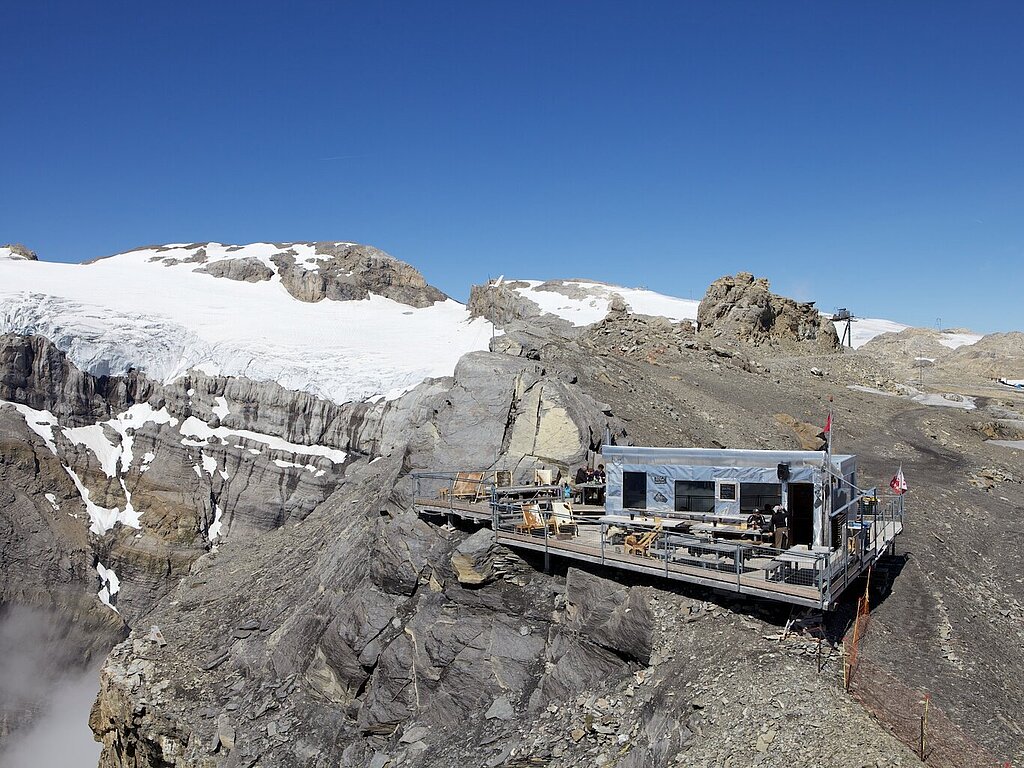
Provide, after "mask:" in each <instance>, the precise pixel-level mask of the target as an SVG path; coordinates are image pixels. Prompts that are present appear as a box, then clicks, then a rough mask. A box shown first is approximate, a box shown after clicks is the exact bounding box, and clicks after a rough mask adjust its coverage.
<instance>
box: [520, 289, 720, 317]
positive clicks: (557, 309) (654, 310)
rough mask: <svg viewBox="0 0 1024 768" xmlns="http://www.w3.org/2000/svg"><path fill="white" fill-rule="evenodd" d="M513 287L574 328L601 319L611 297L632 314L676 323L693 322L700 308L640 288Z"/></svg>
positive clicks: (686, 300) (696, 303)
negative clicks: (620, 301)
mask: <svg viewBox="0 0 1024 768" xmlns="http://www.w3.org/2000/svg"><path fill="white" fill-rule="evenodd" d="M514 285H515V290H516V291H517V292H518V293H519V294H520V295H521V296H523V297H524V298H526V299H528V300H530V301H532V302H533V303H534V304H536V305H537V306H538V307H539V308H540V310H541V311H542V312H544V313H546V314H550V315H556V316H557V317H560V318H562V319H563V320H568V321H569V322H570V323H572V324H573V325H575V326H577V327H580V326H585V325H592V324H593V323H596V322H599V321H601V320H602V319H604V316H605V315H607V314H608V309H609V307H610V306H611V302H612V298H613V296H614V295H615V294H618V295H619V296H621V297H622V298H623V300H624V301H625V302H626V305H627V306H628V307H629V309H630V311H631V312H633V313H635V314H639V315H656V316H659V317H667V318H668V319H669V320H675V321H677V322H678V321H680V320H696V319H697V307H698V306H699V305H700V302H699V301H692V300H688V299H677V298H675V297H674V296H665V295H664V294H661V293H655V292H654V291H648V290H645V289H642V288H622V287H619V286H616V285H607V284H605V283H594V282H587V281H582V280H565V281H553V282H548V283H544V282H541V281H539V280H517V281H515V282H514Z"/></svg>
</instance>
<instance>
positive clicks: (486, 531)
mask: <svg viewBox="0 0 1024 768" xmlns="http://www.w3.org/2000/svg"><path fill="white" fill-rule="evenodd" d="M496 550H497V545H496V544H495V542H494V532H493V531H491V529H490V528H481V529H480V530H479V531H477V532H476V533H474V534H473V535H472V536H470V537H469V538H468V539H466V540H465V541H464V542H462V544H460V545H459V547H458V549H457V550H456V551H455V553H454V554H453V555H452V568H454V569H455V576H456V578H458V580H459V583H460V584H465V585H466V586H479V585H481V584H484V583H486V582H487V581H489V580H491V579H492V578H493V575H494V559H495V556H496Z"/></svg>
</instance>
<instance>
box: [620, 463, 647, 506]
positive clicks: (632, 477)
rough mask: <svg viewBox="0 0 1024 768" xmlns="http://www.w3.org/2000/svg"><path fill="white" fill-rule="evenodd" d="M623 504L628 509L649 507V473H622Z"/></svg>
mask: <svg viewBox="0 0 1024 768" xmlns="http://www.w3.org/2000/svg"><path fill="white" fill-rule="evenodd" d="M622 506H623V507H625V508H626V509H647V473H646V472H623V473H622Z"/></svg>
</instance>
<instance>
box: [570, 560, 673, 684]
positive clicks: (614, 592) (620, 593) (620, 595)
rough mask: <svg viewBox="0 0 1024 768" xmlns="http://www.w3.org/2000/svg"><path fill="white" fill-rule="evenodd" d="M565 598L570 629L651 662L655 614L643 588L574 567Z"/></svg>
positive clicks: (615, 650)
mask: <svg viewBox="0 0 1024 768" xmlns="http://www.w3.org/2000/svg"><path fill="white" fill-rule="evenodd" d="M565 599H566V601H567V603H568V608H567V610H566V614H567V616H568V619H569V627H570V629H572V630H574V631H576V632H578V633H579V634H580V636H581V637H584V638H586V639H587V640H589V641H590V642H592V643H595V644H597V645H599V646H601V647H602V648H607V649H608V650H609V651H612V652H613V653H615V654H616V655H618V656H621V657H623V658H625V659H627V660H628V661H633V662H638V663H640V664H644V665H646V664H647V663H648V662H650V660H651V645H652V642H653V636H652V633H653V631H654V615H653V614H652V613H651V609H650V607H649V606H648V605H647V602H646V601H645V600H644V598H643V596H642V594H641V591H640V590H639V589H630V588H628V587H624V586H622V585H621V584H619V583H617V582H614V581H609V580H607V579H602V578H599V577H597V576H593V575H591V574H589V573H587V572H586V571H581V570H579V569H577V568H570V569H569V572H568V574H567V575H566V578H565Z"/></svg>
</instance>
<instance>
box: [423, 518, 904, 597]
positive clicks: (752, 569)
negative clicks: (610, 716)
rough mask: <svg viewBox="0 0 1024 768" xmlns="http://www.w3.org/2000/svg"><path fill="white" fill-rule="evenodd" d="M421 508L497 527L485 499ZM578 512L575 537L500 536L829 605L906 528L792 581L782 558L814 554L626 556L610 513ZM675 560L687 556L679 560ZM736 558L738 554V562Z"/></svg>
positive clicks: (507, 532) (652, 572)
mask: <svg viewBox="0 0 1024 768" xmlns="http://www.w3.org/2000/svg"><path fill="white" fill-rule="evenodd" d="M415 506H416V509H417V511H418V512H419V513H420V514H424V515H431V516H445V517H447V516H455V517H458V518H461V519H465V520H472V521H474V522H476V523H480V524H485V525H492V526H493V523H494V514H493V512H492V510H491V505H490V503H489V502H487V501H472V500H460V499H451V500H449V499H447V498H443V499H437V498H435V499H429V498H417V499H415ZM573 510H574V513H575V517H576V518H577V520H578V523H579V524H578V526H577V531H576V534H575V535H573V536H571V537H570V536H555V535H553V534H549V533H548V532H547V529H544V530H542V531H540V532H536V533H534V534H533V535H531V534H529V533H524V532H517V531H516V530H515V526H514V525H509V524H508V523H507V522H505V523H503V524H501V525H499V526H498V529H497V530H496V531H495V539H496V540H497V542H498V543H499V544H502V545H504V546H507V547H512V548H519V549H526V550H530V551H533V552H541V553H544V554H545V555H547V556H556V557H563V558H566V559H568V560H574V561H581V562H586V563H591V564H594V565H601V566H604V567H609V568H617V569H621V570H626V571H632V572H634V573H642V574H645V575H648V576H651V577H655V578H663V579H667V580H669V581H682V582H687V583H691V584H698V585H701V586H704V587H710V588H713V589H720V590H725V591H729V592H737V593H740V594H746V595H751V596H753V597H759V598H765V599H770V600H778V601H782V602H787V603H791V604H795V605H801V606H807V607H813V608H821V609H828V608H830V607H831V606H832V604H834V602H835V600H836V599H837V598H838V597H839V595H840V594H841V593H842V592H843V591H844V590H845V589H846V588H847V587H848V586H849V584H850V583H852V582H853V581H854V580H855V579H856V578H857V577H858V576H860V575H861V574H862V573H863V572H864V571H866V570H867V568H868V566H869V565H871V564H872V563H873V562H874V561H875V560H876V559H877V558H878V557H880V556H881V555H882V554H883V553H884V550H885V547H886V546H888V544H889V543H890V542H891V541H892V540H893V539H894V538H895V536H896V534H898V533H899V532H900V530H901V529H902V526H901V525H898V524H896V523H892V522H890V523H887V524H885V526H883V527H882V528H880V529H879V530H878V531H877V532H876V537H875V538H876V540H877V542H878V546H877V547H875V548H874V549H869V550H868V551H867V552H865V554H864V556H863V557H860V558H852V559H851V558H848V557H847V556H846V553H845V552H843V551H840V550H834V551H832V552H831V553H829V554H828V556H827V560H826V559H825V556H824V555H822V556H821V557H822V559H821V560H819V561H818V562H819V564H822V565H823V569H822V570H824V571H825V573H824V574H823V575H820V576H819V575H818V573H817V572H816V571H812V570H810V569H809V568H807V567H802V566H801V565H800V564H799V563H798V564H797V566H796V569H795V570H793V571H791V573H792V574H794V575H795V577H794V578H788V579H787V578H785V577H784V576H783V578H777V577H776V576H775V574H776V573H777V571H778V570H779V565H780V562H779V560H780V559H782V560H786V559H795V560H801V559H802V560H804V561H805V562H804V565H805V566H806V565H808V564H811V563H813V556H814V555H813V553H806V554H804V553H795V554H794V555H792V557H791V558H787V557H786V556H782V555H780V556H778V557H776V556H775V552H776V551H775V550H772V551H771V552H767V553H766V555H765V556H764V557H759V556H758V553H759V552H760V550H759V549H758V548H756V547H752V548H751V549H750V550H749V551H748V552H746V554H745V555H744V557H743V558H739V555H736V556H735V557H734V558H733V561H732V564H730V563H729V562H728V560H727V558H725V557H723V558H722V559H717V560H716V559H715V557H714V555H715V550H717V549H722V548H723V545H722V544H718V545H716V544H712V543H708V544H706V545H698V548H701V547H703V548H705V549H707V550H709V551H708V552H707V556H708V557H709V559H706V560H705V559H703V558H700V557H689V558H676V559H673V558H672V557H669V556H667V553H666V552H665V551H664V550H655V549H652V550H651V551H650V553H649V556H641V555H632V554H626V553H625V552H624V551H623V549H624V548H623V547H622V546H621V545H615V544H611V543H609V542H607V541H605V540H604V539H603V536H602V526H601V525H600V524H599V523H598V522H597V519H596V518H598V517H600V516H601V515H602V514H603V513H604V509H603V507H589V508H588V507H584V508H581V507H579V506H578V505H574V506H573ZM801 555H803V557H801ZM677 559H682V560H685V561H686V562H678V561H676V560H677ZM737 559H739V560H740V563H738V564H737V563H736V560H737ZM794 581H801V582H806V583H793V582H794Z"/></svg>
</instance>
